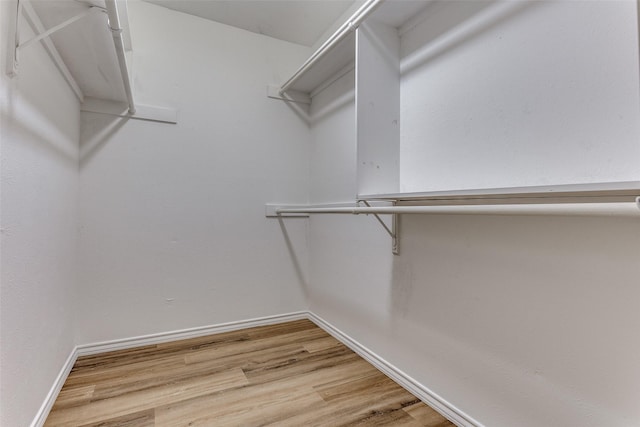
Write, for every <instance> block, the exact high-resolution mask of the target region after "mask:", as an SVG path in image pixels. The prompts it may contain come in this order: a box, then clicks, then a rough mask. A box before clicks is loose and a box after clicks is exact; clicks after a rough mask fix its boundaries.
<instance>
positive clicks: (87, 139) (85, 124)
mask: <svg viewBox="0 0 640 427" xmlns="http://www.w3.org/2000/svg"><path fill="white" fill-rule="evenodd" d="M82 114H83V115H86V116H85V117H84V118H83V119H82V121H81V130H80V169H81V170H82V169H83V168H84V167H85V166H86V165H87V164H88V163H89V162H90V161H91V159H92V158H93V157H94V156H95V155H96V154H97V153H98V152H99V151H100V150H101V149H102V147H103V146H104V145H105V144H106V142H107V141H109V140H110V139H111V138H112V137H113V136H114V135H115V134H116V133H118V131H119V130H120V129H121V128H122V127H123V126H124V125H125V124H126V123H127V122H128V121H129V120H131V119H129V118H127V117H118V116H110V115H107V114H97V113H86V112H85V113H82ZM86 117H89V118H90V120H86Z"/></svg>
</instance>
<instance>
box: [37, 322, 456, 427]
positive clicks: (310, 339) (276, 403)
mask: <svg viewBox="0 0 640 427" xmlns="http://www.w3.org/2000/svg"><path fill="white" fill-rule="evenodd" d="M186 425H188V426H208V427H210V426H252V427H253V426H263V425H264V426H276V425H277V426H279V427H280V426H332V427H335V426H353V425H363V426H392V425H393V426H396V425H398V426H423V427H450V426H453V424H452V423H451V422H449V421H448V420H446V419H445V418H444V417H442V416H441V415H440V414H439V413H437V412H436V411H434V410H433V409H431V408H430V407H429V406H427V405H425V404H424V403H422V402H421V401H420V400H419V399H418V398H417V397H415V396H414V395H412V394H411V393H409V392H408V391H407V390H405V389H404V388H402V387H400V386H399V385H398V384H397V383H395V382H394V381H393V380H391V379H390V378H389V377H387V376H386V375H385V374H383V373H382V372H380V371H378V370H377V369H376V368H375V367H373V366H372V365H370V364H369V363H368V362H367V361H365V360H364V359H362V358H361V357H360V356H358V355H357V354H355V353H354V352H353V351H352V350H350V349H349V348H347V347H345V346H344V345H343V344H342V343H340V342H339V341H338V340H336V339H335V338H333V337H332V336H330V335H329V334H327V333H326V332H325V331H323V330H322V329H320V328H318V327H317V326H316V325H315V324H314V323H313V322H311V321H309V320H306V319H305V320H297V321H292V322H286V323H281V324H276V325H268V326H259V327H255V328H250V329H244V330H240V331H231V332H224V333H221V334H216V335H210V336H205V337H196V338H189V339H185V340H181V341H174V342H169V343H161V344H154V345H146V346H143V347H138V348H131V349H127V350H117V351H111V352H108V353H103V354H95V355H88V356H82V357H79V358H78V360H77V361H76V364H75V365H74V367H73V369H72V370H71V372H70V374H69V376H68V378H67V380H66V382H65V384H64V386H63V387H62V390H61V392H60V393H59V396H58V398H57V400H56V402H55V403H54V405H53V408H52V410H51V412H50V414H49V417H48V418H47V420H46V423H45V426H65V427H69V426H72V427H98V426H100V427H116V426H118V427H160V426H162V427H173V426H186Z"/></svg>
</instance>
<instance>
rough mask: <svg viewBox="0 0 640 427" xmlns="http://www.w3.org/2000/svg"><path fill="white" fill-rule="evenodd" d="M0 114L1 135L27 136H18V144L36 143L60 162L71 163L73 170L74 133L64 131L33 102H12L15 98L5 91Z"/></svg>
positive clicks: (74, 161)
mask: <svg viewBox="0 0 640 427" xmlns="http://www.w3.org/2000/svg"><path fill="white" fill-rule="evenodd" d="M10 92H11V91H10ZM25 101H26V99H25ZM0 114H1V116H2V117H1V118H0V123H1V126H2V135H3V137H8V136H13V137H16V138H17V137H18V136H19V135H21V136H27V137H28V138H19V140H20V143H21V144H24V143H27V142H33V143H34V144H37V148H39V149H45V150H47V151H48V152H49V153H51V154H52V155H54V156H55V157H56V158H58V159H60V160H61V161H62V162H64V163H67V164H68V165H69V166H73V168H74V169H75V168H77V162H78V154H77V150H78V146H77V144H78V141H77V138H76V136H75V135H73V136H72V135H69V134H67V133H66V132H64V131H63V130H62V129H61V128H60V127H59V126H58V125H57V124H56V122H55V121H52V120H51V119H50V118H48V117H46V116H45V115H43V114H42V112H41V111H40V110H39V109H38V108H36V107H35V106H34V105H33V104H30V103H28V102H22V101H21V102H18V103H16V102H15V97H13V96H11V93H9V94H7V104H6V108H3V109H2V111H0ZM5 142H7V141H5Z"/></svg>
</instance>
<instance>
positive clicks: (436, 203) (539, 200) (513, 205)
mask: <svg viewBox="0 0 640 427" xmlns="http://www.w3.org/2000/svg"><path fill="white" fill-rule="evenodd" d="M370 202H376V203H380V202H386V203H387V205H385V206H371V204H370ZM359 203H363V204H364V205H365V206H360V205H359ZM389 203H390V205H389ZM315 214H343V215H375V217H376V219H377V220H378V221H379V222H380V223H381V224H382V225H383V227H384V228H385V231H386V232H387V233H388V234H389V235H390V236H391V239H392V252H393V253H394V254H395V255H398V254H399V246H400V243H399V240H400V230H399V221H400V220H399V216H400V215H402V214H414V215H418V214H420V215H529V216H531V215H555V216H594V217H602V216H605V217H611V216H622V217H633V218H640V182H636V181H633V182H624V183H601V184H573V185H564V186H563V185H558V186H541V187H520V188H497V189H487V190H463V191H451V192H433V193H413V194H412V193H405V194H386V195H376V196H362V197H359V199H358V201H357V202H356V203H355V204H352V206H344V205H337V206H336V205H278V204H268V205H267V206H266V216H267V217H270V218H285V217H290V216H298V217H299V216H309V215H315ZM379 215H392V226H391V228H389V227H388V226H387V224H386V223H384V222H383V221H382V219H381V218H380V217H379Z"/></svg>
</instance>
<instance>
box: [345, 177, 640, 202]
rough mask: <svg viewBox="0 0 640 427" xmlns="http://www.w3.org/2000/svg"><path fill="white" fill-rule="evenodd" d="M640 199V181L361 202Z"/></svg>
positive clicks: (368, 196)
mask: <svg viewBox="0 0 640 427" xmlns="http://www.w3.org/2000/svg"><path fill="white" fill-rule="evenodd" d="M638 196H640V181H627V182H603V183H593V184H567V185H546V186H532V187H508V188H486V189H468V190H453V191H433V192H417V193H388V194H360V195H358V199H359V200H382V201H400V202H402V201H406V202H412V201H413V202H420V201H422V202H424V201H427V202H428V201H432V202H438V201H440V202H447V203H450V202H455V201H458V202H465V201H466V202H469V201H474V200H475V201H476V202H482V203H483V204H487V202H488V201H489V200H494V201H496V202H497V203H500V201H501V200H502V203H504V202H505V201H510V202H512V201H513V200H515V199H523V200H524V199H527V200H530V201H529V203H531V202H534V199H538V201H537V203H554V202H552V201H551V200H560V199H569V200H571V199H594V200H595V199H597V201H600V202H624V201H633V200H635V199H636V198H637V197H638Z"/></svg>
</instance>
